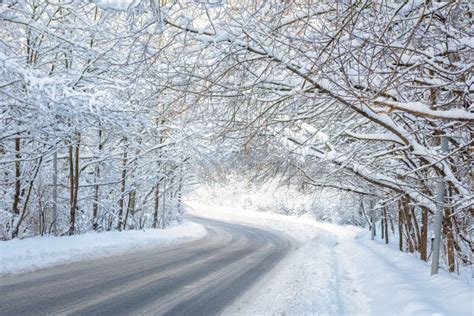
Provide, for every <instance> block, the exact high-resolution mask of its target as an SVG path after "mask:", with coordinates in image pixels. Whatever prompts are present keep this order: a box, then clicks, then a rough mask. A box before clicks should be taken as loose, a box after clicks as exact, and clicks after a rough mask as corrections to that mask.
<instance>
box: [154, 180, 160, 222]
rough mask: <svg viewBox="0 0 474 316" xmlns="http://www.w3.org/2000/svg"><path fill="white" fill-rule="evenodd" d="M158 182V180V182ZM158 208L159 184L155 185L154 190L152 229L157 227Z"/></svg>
mask: <svg viewBox="0 0 474 316" xmlns="http://www.w3.org/2000/svg"><path fill="white" fill-rule="evenodd" d="M158 181H159V180H158ZM159 208H160V182H158V183H157V184H156V188H155V205H154V210H153V224H152V226H153V228H157V227H158V209H159Z"/></svg>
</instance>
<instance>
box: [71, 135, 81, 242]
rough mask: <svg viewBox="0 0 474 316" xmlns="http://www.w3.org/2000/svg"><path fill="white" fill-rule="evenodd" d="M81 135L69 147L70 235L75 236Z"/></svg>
mask: <svg viewBox="0 0 474 316" xmlns="http://www.w3.org/2000/svg"><path fill="white" fill-rule="evenodd" d="M80 141H81V134H80V133H78V132H77V133H76V142H75V144H74V145H73V144H70V145H69V179H70V191H69V195H70V197H69V198H70V210H69V235H74V232H75V230H76V210H77V199H78V197H77V195H78V192H79V146H80Z"/></svg>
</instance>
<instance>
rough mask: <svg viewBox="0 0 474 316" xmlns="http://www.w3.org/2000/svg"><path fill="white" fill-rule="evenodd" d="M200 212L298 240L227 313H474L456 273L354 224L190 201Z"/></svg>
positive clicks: (466, 289) (191, 209) (191, 207)
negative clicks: (435, 270)
mask: <svg viewBox="0 0 474 316" xmlns="http://www.w3.org/2000/svg"><path fill="white" fill-rule="evenodd" d="M188 208H189V213H191V214H193V215H196V216H203V217H209V218H213V219H220V220H226V221H233V222H237V223H243V224H248V225H253V226H258V227H264V228H267V229H273V230H277V231H281V232H284V233H286V234H289V235H290V236H292V237H293V238H295V239H296V240H298V241H299V243H300V246H299V247H298V249H296V250H295V251H294V252H293V253H291V254H290V255H289V256H288V257H287V258H285V259H284V260H283V262H282V263H281V264H279V265H278V266H277V267H276V269H275V270H274V271H273V272H271V273H270V274H268V275H267V276H265V277H264V278H263V279H262V281H261V282H259V283H258V284H257V285H256V286H255V287H254V288H253V289H251V290H250V291H248V292H247V293H246V294H244V295H243V296H242V297H241V298H240V299H239V300H237V301H236V302H235V303H234V304H233V305H232V306H230V307H229V308H228V309H227V310H226V311H225V312H224V314H225V315H262V316H263V315H427V314H429V315H473V313H474V307H473V300H472V298H473V297H474V291H473V289H472V288H470V287H469V286H468V285H467V284H465V283H463V282H462V281H460V280H459V279H457V278H456V276H454V275H450V274H449V273H447V272H444V271H441V273H440V274H439V275H438V276H436V277H430V269H429V266H428V265H427V264H426V263H424V262H422V261H420V260H419V259H417V258H415V257H413V256H410V255H407V254H405V253H402V252H400V251H398V250H394V249H391V248H390V247H387V246H385V245H381V244H379V243H377V242H373V241H371V240H370V234H369V232H367V231H363V230H361V229H359V228H356V227H352V226H339V225H333V224H326V223H320V222H317V221H316V220H314V219H312V218H310V217H307V216H302V217H292V216H285V215H278V214H272V213H263V212H255V211H249V210H244V209H238V208H230V207H222V206H214V205H212V206H210V205H205V204H202V203H197V202H188Z"/></svg>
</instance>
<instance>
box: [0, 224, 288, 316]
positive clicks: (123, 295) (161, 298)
mask: <svg viewBox="0 0 474 316" xmlns="http://www.w3.org/2000/svg"><path fill="white" fill-rule="evenodd" d="M193 220H195V221H197V222H199V223H201V224H203V225H205V226H206V228H207V229H208V230H209V235H208V237H206V238H204V239H201V240H199V241H195V242H190V243H186V244H183V245H180V246H177V247H173V248H166V249H158V250H147V251H140V252H134V253H130V254H127V255H122V256H120V257H112V258H108V259H101V260H94V261H87V262H81V263H75V264H69V265H64V266H60V267H55V268H50V269H46V270H42V271H37V272H33V273H26V274H22V275H15V276H9V277H4V278H1V279H0V315H32V314H82V315H84V314H108V315H117V314H133V315H137V314H169V315H212V314H216V313H218V312H219V311H222V310H223V309H224V308H225V307H226V306H228V305H229V304H230V303H232V302H233V301H234V300H235V298H237V297H238V296H239V295H240V294H242V293H243V292H245V290H246V289H248V288H249V287H250V286H251V285H252V284H254V283H255V281H256V280H258V279H259V278H260V277H262V276H263V275H264V274H265V273H266V272H268V271H269V270H270V269H271V268H272V267H274V266H275V265H276V264H277V263H278V262H279V261H280V260H281V259H282V258H283V257H284V256H285V255H286V254H287V253H288V252H289V251H290V250H291V249H292V241H291V240H290V238H288V237H286V236H285V235H283V234H278V233H273V232H269V231H265V230H260V229H257V228H253V227H249V226H244V225H237V224H230V223H224V222H220V221H214V220H209V219H203V218H196V219H193Z"/></svg>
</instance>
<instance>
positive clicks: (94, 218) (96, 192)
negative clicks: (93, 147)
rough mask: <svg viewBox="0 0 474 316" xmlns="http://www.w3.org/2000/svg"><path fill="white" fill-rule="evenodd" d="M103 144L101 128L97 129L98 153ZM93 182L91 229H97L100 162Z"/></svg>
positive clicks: (96, 167)
mask: <svg viewBox="0 0 474 316" xmlns="http://www.w3.org/2000/svg"><path fill="white" fill-rule="evenodd" d="M102 148H103V144H102V129H99V154H100V153H101V152H102ZM94 173H95V177H94V178H95V182H96V185H95V187H94V202H93V204H92V229H93V230H97V228H98V223H97V216H98V215H99V194H100V186H99V185H98V184H97V183H98V182H99V181H100V164H99V163H97V165H96V166H95V172H94Z"/></svg>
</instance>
